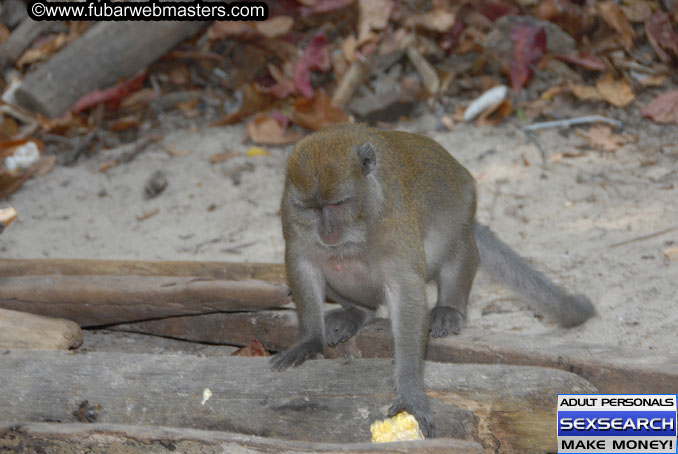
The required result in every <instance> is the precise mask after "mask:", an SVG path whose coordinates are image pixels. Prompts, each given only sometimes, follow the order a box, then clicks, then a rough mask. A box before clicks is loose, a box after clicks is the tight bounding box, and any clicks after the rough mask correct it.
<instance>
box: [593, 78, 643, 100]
mask: <svg viewBox="0 0 678 454" xmlns="http://www.w3.org/2000/svg"><path fill="white" fill-rule="evenodd" d="M596 89H597V90H598V93H600V95H601V96H602V97H603V99H604V100H605V101H607V102H608V103H610V104H612V105H613V106H615V107H624V106H628V105H629V104H631V103H632V102H633V100H634V98H635V96H634V95H633V90H632V89H631V84H629V83H628V81H627V80H626V79H615V78H614V75H612V73H606V74H605V75H603V76H602V77H601V78H600V79H598V81H597V82H596Z"/></svg>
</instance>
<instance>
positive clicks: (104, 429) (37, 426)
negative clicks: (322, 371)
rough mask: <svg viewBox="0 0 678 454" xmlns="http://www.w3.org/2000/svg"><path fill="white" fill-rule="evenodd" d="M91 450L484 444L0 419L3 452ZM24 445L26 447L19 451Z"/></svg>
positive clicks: (239, 453) (283, 451)
mask: <svg viewBox="0 0 678 454" xmlns="http://www.w3.org/2000/svg"><path fill="white" fill-rule="evenodd" d="M3 448H4V449H5V450H7V451H8V452H60V453H67V452H87V453H89V454H121V453H124V454H168V453H182V454H223V453H229V454H255V453H261V454H273V453H280V454H287V453H289V454H312V453H323V454H340V453H341V454H371V453H375V454H376V453H393V454H429V453H430V454H438V453H440V452H445V453H447V454H479V453H482V452H483V449H482V447H481V446H480V444H478V443H476V442H472V441H465V440H455V439H449V438H448V439H444V438H438V439H432V440H423V441H410V442H399V443H381V444H372V443H350V444H346V443H342V444H336V443H309V442H300V441H288V440H279V439H274V438H263V437H256V436H248V435H242V434H236V433H228V432H218V431H207V430H198V429H183V428H174V427H157V426H130V425H120V424H96V425H92V424H82V423H70V424H54V423H28V424H13V425H7V424H6V425H2V424H0V452H4V451H3ZM19 449H21V451H19Z"/></svg>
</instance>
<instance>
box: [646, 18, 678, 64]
mask: <svg viewBox="0 0 678 454" xmlns="http://www.w3.org/2000/svg"><path fill="white" fill-rule="evenodd" d="M645 35H646V36H647V39H648V41H650V44H652V47H653V48H654V51H655V52H656V53H657V56H658V57H659V58H660V59H661V60H662V61H664V62H666V63H676V64H678V32H677V31H676V28H675V26H674V24H673V21H672V20H671V17H670V16H669V15H668V13H665V12H664V11H657V12H656V13H654V14H653V15H652V16H650V17H649V18H648V19H647V20H646V21H645Z"/></svg>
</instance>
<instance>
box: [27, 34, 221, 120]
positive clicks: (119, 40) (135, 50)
mask: <svg viewBox="0 0 678 454" xmlns="http://www.w3.org/2000/svg"><path fill="white" fill-rule="evenodd" d="M207 24H208V22H205V21H202V22H201V21H157V22H145V21H125V22H99V23H98V24H96V25H94V26H93V27H92V28H90V29H89V30H88V31H87V32H85V33H84V34H83V35H82V36H81V37H80V38H78V39H77V40H76V41H74V42H73V43H71V44H70V45H69V46H67V47H66V48H65V49H63V50H62V51H61V52H59V53H58V54H56V55H54V56H53V57H52V58H50V59H49V60H48V61H47V62H46V63H45V64H43V65H41V66H40V67H38V69H37V70H35V71H33V72H31V73H29V74H28V75H27V76H26V77H25V78H24V80H23V82H22V84H21V86H20V87H19V89H17V92H16V99H17V101H18V103H19V104H20V105H22V106H24V107H26V108H28V109H31V110H34V111H37V112H40V113H41V114H43V115H46V116H48V117H58V116H59V115H61V114H63V113H64V112H66V111H67V110H68V109H70V108H71V106H73V104H74V103H75V102H76V101H77V100H78V99H79V98H80V97H81V96H83V95H84V94H86V93H89V92H91V91H93V90H97V89H102V88H105V87H108V86H111V85H113V84H115V83H117V82H119V81H120V79H125V78H129V77H131V76H133V75H134V74H136V73H137V72H139V71H140V70H141V69H142V68H144V67H145V66H146V65H148V64H150V63H152V62H153V61H155V60H156V59H157V58H159V57H161V56H162V55H164V54H165V52H167V51H168V50H170V49H171V48H172V47H174V46H175V45H176V44H178V43H179V42H181V41H183V40H184V39H186V38H188V37H189V36H191V35H193V34H195V33H196V32H198V31H199V30H200V29H201V28H202V27H204V26H206V25H207Z"/></svg>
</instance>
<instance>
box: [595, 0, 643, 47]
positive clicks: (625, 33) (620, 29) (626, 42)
mask: <svg viewBox="0 0 678 454" xmlns="http://www.w3.org/2000/svg"><path fill="white" fill-rule="evenodd" d="M598 11H600V15H601V16H602V17H603V20H604V21H605V22H606V23H607V25H609V26H610V27H612V28H613V29H614V30H615V31H617V33H619V34H618V35H617V36H618V37H619V38H620V40H621V43H622V45H623V46H624V48H625V49H626V50H627V51H630V50H632V49H633V39H634V38H635V37H636V34H635V33H634V32H633V29H632V28H631V24H630V23H629V20H628V19H627V18H626V15H625V14H624V12H623V11H622V9H621V8H620V7H619V5H617V3H616V2H614V1H612V0H608V1H605V2H602V3H598Z"/></svg>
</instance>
